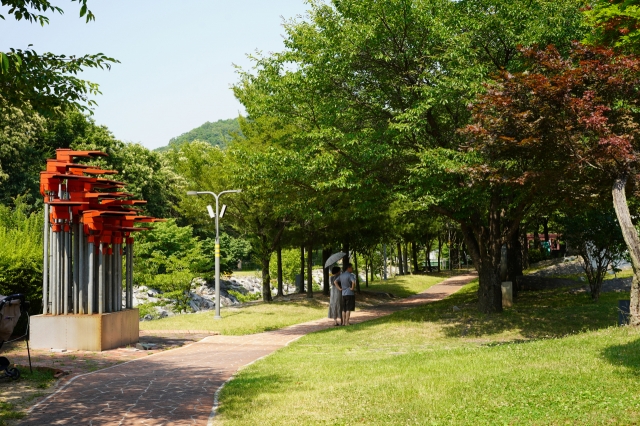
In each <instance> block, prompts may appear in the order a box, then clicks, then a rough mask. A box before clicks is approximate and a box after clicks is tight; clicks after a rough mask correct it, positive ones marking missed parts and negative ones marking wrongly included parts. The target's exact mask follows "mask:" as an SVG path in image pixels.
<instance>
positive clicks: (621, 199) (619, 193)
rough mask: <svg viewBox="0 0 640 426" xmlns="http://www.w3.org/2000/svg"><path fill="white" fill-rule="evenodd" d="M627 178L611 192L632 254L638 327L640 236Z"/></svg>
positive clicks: (633, 321) (633, 306) (634, 317)
mask: <svg viewBox="0 0 640 426" xmlns="http://www.w3.org/2000/svg"><path fill="white" fill-rule="evenodd" d="M627 179H628V177H627V175H622V176H619V177H618V178H617V179H616V180H615V182H614V184H613V188H612V190H611V193H612V195H613V208H614V209H615V211H616V216H617V217H618V223H620V229H621V230H622V236H623V237H624V242H625V243H626V245H627V249H628V250H629V255H630V256H631V266H632V268H633V279H632V281H631V295H630V299H631V306H630V308H629V313H630V316H631V319H630V324H631V325H633V326H636V327H637V326H639V325H640V238H639V237H638V231H636V228H635V227H634V226H633V222H632V221H631V213H630V212H629V205H628V204H627V196H626V194H625V186H626V185H627Z"/></svg>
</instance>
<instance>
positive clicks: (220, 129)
mask: <svg viewBox="0 0 640 426" xmlns="http://www.w3.org/2000/svg"><path fill="white" fill-rule="evenodd" d="M233 134H242V132H241V131H240V123H238V119H237V118H230V119H228V120H218V121H216V122H214V123H211V122H209V121H207V122H206V123H204V124H203V125H202V126H200V127H196V128H195V129H193V130H190V131H188V132H187V133H183V134H181V135H180V136H178V137H175V138H171V140H170V141H169V145H168V146H163V147H160V148H157V149H156V151H160V152H162V151H166V150H168V149H171V148H177V147H179V146H180V145H182V144H183V143H185V142H193V141H195V140H199V141H203V142H209V143H210V144H211V145H213V146H219V147H221V148H222V147H224V146H225V145H227V143H229V141H230V140H231V139H232V137H233V136H232V135H233Z"/></svg>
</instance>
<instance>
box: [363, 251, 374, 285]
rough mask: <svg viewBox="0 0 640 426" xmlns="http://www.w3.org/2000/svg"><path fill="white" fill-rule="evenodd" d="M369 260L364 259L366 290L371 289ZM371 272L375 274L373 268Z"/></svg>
mask: <svg viewBox="0 0 640 426" xmlns="http://www.w3.org/2000/svg"><path fill="white" fill-rule="evenodd" d="M369 266H370V263H369V260H368V259H367V258H366V257H365V258H364V286H365V287H366V288H369ZM371 271H372V272H373V268H371Z"/></svg>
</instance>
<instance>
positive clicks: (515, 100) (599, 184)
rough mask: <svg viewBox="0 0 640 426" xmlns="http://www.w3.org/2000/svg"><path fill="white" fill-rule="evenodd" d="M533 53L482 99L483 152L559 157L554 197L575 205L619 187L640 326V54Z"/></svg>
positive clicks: (504, 157)
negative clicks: (637, 196)
mask: <svg viewBox="0 0 640 426" xmlns="http://www.w3.org/2000/svg"><path fill="white" fill-rule="evenodd" d="M525 52H526V57H527V58H528V59H529V60H530V64H529V70H528V71H527V72H522V73H515V74H510V73H506V72H505V73H502V74H501V75H500V76H498V77H497V81H496V83H495V85H493V86H491V87H490V88H489V89H488V91H487V94H486V95H484V96H483V97H481V99H480V101H479V102H478V103H477V104H476V106H475V108H476V116H477V117H478V118H480V120H479V121H480V122H479V124H477V125H476V126H475V127H471V128H469V130H470V132H471V133H473V134H475V136H476V141H475V142H476V143H477V144H476V148H475V149H476V150H484V151H488V152H491V153H492V155H494V156H495V157H496V158H499V159H501V161H506V162H509V161H510V162H512V163H513V164H518V163H520V162H522V161H528V162H530V161H532V160H535V161H537V162H547V161H552V162H551V163H548V164H547V167H548V168H549V169H553V170H555V174H556V182H555V183H554V185H553V186H551V188H554V191H553V194H554V196H556V197H562V198H565V199H566V202H567V203H569V204H570V203H575V202H576V199H579V198H580V197H604V196H606V194H607V192H609V191H611V194H612V198H613V207H614V209H615V212H616V216H617V219H618V223H619V224H620V227H621V230H622V235H623V237H624V241H625V243H626V247H627V249H628V251H629V254H630V257H631V262H632V266H633V270H634V277H633V281H632V286H631V323H632V324H634V325H640V238H639V237H638V232H637V230H636V228H635V227H634V225H633V222H632V215H631V213H630V210H629V205H628V203H627V195H626V192H627V190H629V191H631V190H636V191H637V189H636V188H637V183H638V164H639V161H640V157H639V156H638V155H637V152H638V148H639V146H638V143H639V141H640V133H639V132H640V130H639V129H640V114H639V111H640V105H639V102H640V97H639V96H638V87H640V58H638V57H637V56H621V55H616V54H615V53H614V51H613V50H611V49H605V48H590V47H586V46H582V45H579V44H575V45H574V47H573V49H572V51H571V53H570V56H569V57H568V58H563V56H562V55H561V54H560V53H559V52H558V50H557V49H555V48H554V47H553V46H551V47H548V48H547V49H545V50H536V49H528V50H526V51H525ZM539 173H540V171H539V170H530V171H528V172H527V173H524V174H522V176H521V178H520V181H521V182H522V184H523V185H524V184H526V182H527V181H528V182H533V181H539V177H540V175H539ZM548 182H552V183H553V181H548ZM537 187H538V190H542V189H543V188H544V190H548V189H549V188H550V187H549V186H544V185H537Z"/></svg>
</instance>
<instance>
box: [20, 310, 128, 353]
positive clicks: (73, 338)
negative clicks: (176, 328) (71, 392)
mask: <svg viewBox="0 0 640 426" xmlns="http://www.w3.org/2000/svg"><path fill="white" fill-rule="evenodd" d="M139 321H140V319H139V317H138V309H135V308H134V309H126V310H124V311H120V312H112V313H108V314H101V315H100V314H95V315H55V316H54V315H35V316H32V317H31V340H30V345H31V347H32V348H34V349H69V350H80V351H95V352H100V351H106V350H109V349H114V348H117V347H121V346H126V345H135V344H136V343H137V342H138V336H139V332H140V331H139V325H140V323H139Z"/></svg>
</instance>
